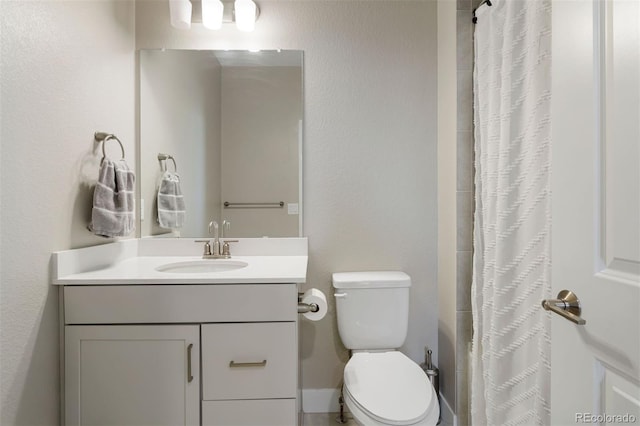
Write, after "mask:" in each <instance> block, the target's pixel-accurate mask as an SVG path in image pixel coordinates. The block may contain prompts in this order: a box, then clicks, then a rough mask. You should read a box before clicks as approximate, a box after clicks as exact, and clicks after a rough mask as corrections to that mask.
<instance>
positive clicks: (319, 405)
mask: <svg viewBox="0 0 640 426" xmlns="http://www.w3.org/2000/svg"><path fill="white" fill-rule="evenodd" d="M339 397H340V389H302V411H303V412H305V413H337V412H338V411H340V404H339V403H338V398H339Z"/></svg>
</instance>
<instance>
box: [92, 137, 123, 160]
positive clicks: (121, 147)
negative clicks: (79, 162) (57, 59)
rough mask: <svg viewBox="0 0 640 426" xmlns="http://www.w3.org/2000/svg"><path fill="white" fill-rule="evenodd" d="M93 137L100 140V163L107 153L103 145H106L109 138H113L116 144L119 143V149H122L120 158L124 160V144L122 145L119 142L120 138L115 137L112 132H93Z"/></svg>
mask: <svg viewBox="0 0 640 426" xmlns="http://www.w3.org/2000/svg"><path fill="white" fill-rule="evenodd" d="M93 137H94V138H95V140H97V141H98V142H102V160H100V163H101V164H102V162H103V161H104V159H105V158H106V157H107V153H106V152H105V150H104V146H105V145H106V143H107V141H109V140H111V139H115V140H116V141H117V142H118V144H119V145H120V150H121V151H122V158H121V160H124V146H122V142H120V139H118V138H117V137H116V135H114V134H112V133H105V132H95V133H94V134H93Z"/></svg>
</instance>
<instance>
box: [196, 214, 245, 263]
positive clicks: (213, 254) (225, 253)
mask: <svg viewBox="0 0 640 426" xmlns="http://www.w3.org/2000/svg"><path fill="white" fill-rule="evenodd" d="M229 225H231V223H230V222H229V221H227V220H225V221H224V222H222V232H223V233H224V230H225V228H226V229H229ZM211 228H213V243H212V242H211V241H209V240H196V242H197V243H204V253H203V254H202V258H203V259H228V258H230V257H231V253H230V249H229V243H235V242H238V240H224V241H223V243H224V245H222V251H220V248H221V245H220V237H219V235H218V231H219V227H218V222H216V221H215V220H212V221H211V222H209V234H211ZM222 238H224V236H223V237H222Z"/></svg>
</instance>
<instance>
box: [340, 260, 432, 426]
mask: <svg viewBox="0 0 640 426" xmlns="http://www.w3.org/2000/svg"><path fill="white" fill-rule="evenodd" d="M410 286H411V278H410V277H409V276H408V275H407V274H405V273H404V272H397V271H375V272H339V273H334V274H333V287H334V288H335V289H336V292H335V294H334V296H335V298H336V306H337V315H338V330H339V332H340V338H341V339H342V343H344V345H345V346H346V347H347V348H348V349H351V350H352V351H353V355H352V357H351V359H350V360H349V362H348V363H347V365H346V367H345V369H344V389H343V393H344V399H345V402H346V404H347V407H348V408H349V411H350V412H351V414H352V415H353V418H354V420H356V422H357V423H358V424H361V425H365V426H377V425H420V426H423V425H424V426H433V425H435V424H436V423H437V422H438V417H439V415H440V407H439V405H438V398H437V396H436V393H435V391H434V390H433V386H431V382H430V381H429V379H428V377H427V375H426V374H425V372H424V371H423V370H422V368H420V366H419V365H418V364H416V363H415V362H413V361H412V360H411V359H409V358H408V357H407V356H405V355H404V354H403V353H401V352H399V351H396V350H395V349H396V348H399V347H400V346H402V344H403V343H404V340H405V338H406V336H407V325H408V321H409V287H410Z"/></svg>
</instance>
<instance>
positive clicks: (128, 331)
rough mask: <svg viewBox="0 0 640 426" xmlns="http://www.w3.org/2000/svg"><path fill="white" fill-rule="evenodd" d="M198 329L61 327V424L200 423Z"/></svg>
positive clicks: (149, 425)
mask: <svg viewBox="0 0 640 426" xmlns="http://www.w3.org/2000/svg"><path fill="white" fill-rule="evenodd" d="M199 342H200V327H199V326H197V325H186V326H182V325H181V326H174V325H162V326H155V325H141V326H132V325H125V326H120V325H107V326H66V327H65V424H66V425H68V426H71V425H74V426H75V425H94V426H97V425H121V426H134V425H135V426H145V425H147V426H162V425H166V426H178V425H192V426H196V425H199V424H200V356H199V354H200V344H199Z"/></svg>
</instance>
